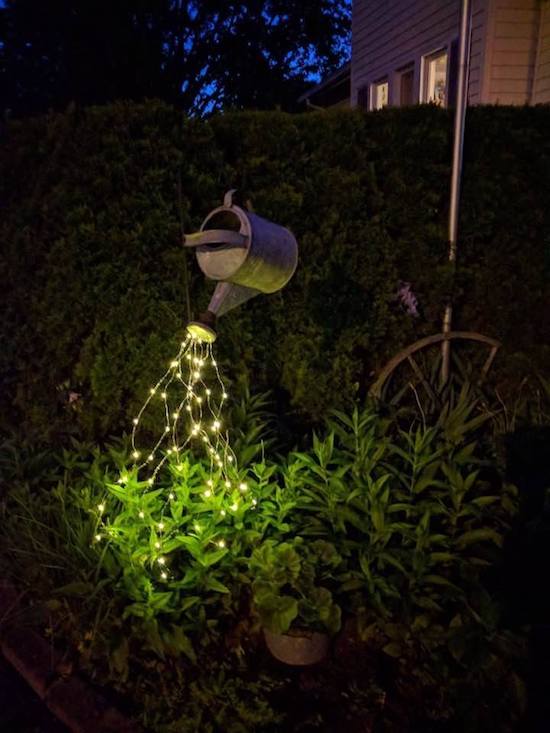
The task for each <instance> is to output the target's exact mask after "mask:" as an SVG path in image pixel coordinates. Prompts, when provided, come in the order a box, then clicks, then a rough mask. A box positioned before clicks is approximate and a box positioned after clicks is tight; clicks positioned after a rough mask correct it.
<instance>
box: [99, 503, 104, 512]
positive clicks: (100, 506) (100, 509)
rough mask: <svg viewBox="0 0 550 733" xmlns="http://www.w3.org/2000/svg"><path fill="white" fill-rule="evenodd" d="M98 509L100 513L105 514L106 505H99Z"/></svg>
mask: <svg viewBox="0 0 550 733" xmlns="http://www.w3.org/2000/svg"><path fill="white" fill-rule="evenodd" d="M97 509H98V511H99V512H100V513H103V512H104V511H105V504H98V505H97Z"/></svg>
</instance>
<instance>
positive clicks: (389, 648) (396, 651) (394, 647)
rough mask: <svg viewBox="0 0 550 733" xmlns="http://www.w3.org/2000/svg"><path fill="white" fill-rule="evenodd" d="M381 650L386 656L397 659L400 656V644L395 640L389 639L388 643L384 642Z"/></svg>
mask: <svg viewBox="0 0 550 733" xmlns="http://www.w3.org/2000/svg"><path fill="white" fill-rule="evenodd" d="M382 651H383V652H385V654H387V655H388V656H390V657H394V658H395V659H398V658H399V657H400V656H401V645H400V644H398V643H397V642H396V641H390V643H389V644H386V646H384V647H382Z"/></svg>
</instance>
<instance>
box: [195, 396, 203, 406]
mask: <svg viewBox="0 0 550 733" xmlns="http://www.w3.org/2000/svg"><path fill="white" fill-rule="evenodd" d="M196 399H197V402H198V403H199V405H200V404H201V403H202V397H197V398H196Z"/></svg>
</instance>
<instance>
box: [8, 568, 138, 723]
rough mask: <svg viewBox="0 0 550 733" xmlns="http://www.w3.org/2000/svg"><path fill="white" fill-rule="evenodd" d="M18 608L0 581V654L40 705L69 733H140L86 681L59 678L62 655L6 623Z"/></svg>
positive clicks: (17, 600)
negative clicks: (35, 695)
mask: <svg viewBox="0 0 550 733" xmlns="http://www.w3.org/2000/svg"><path fill="white" fill-rule="evenodd" d="M20 607H21V596H19V595H18V594H17V592H16V591H15V588H14V587H13V586H12V585H11V583H9V582H7V581H6V580H0V651H1V652H2V654H3V656H4V657H5V659H6V661H8V662H9V663H10V664H11V665H12V667H13V668H14V669H15V670H16V671H17V672H18V673H19V675H20V676H21V677H22V678H23V679H24V680H25V681H26V682H27V684H28V685H30V687H32V689H33V690H34V691H35V692H36V694H37V695H38V696H39V697H40V698H41V699H42V700H43V701H44V703H45V705H46V706H47V707H48V708H49V710H50V711H51V712H52V713H53V714H54V715H55V716H56V718H58V719H59V720H60V721H61V722H62V723H64V724H65V725H66V726H67V728H69V730H71V731H73V733H141V731H142V729H141V727H140V726H139V725H137V724H136V723H135V722H134V721H132V720H130V719H128V718H127V717H126V716H124V715H123V714H122V713H121V712H120V711H119V710H117V709H116V708H115V707H114V706H113V705H111V703H109V702H108V701H107V700H106V699H105V698H104V696H103V695H102V694H101V693H100V692H98V691H97V690H96V689H95V688H94V687H93V686H92V685H90V684H89V683H88V682H87V681H86V680H84V679H82V678H81V677H79V676H78V675H70V676H69V677H62V676H60V674H59V672H58V666H59V664H60V662H61V660H62V655H61V654H60V653H59V652H57V651H55V650H54V649H53V647H52V645H51V644H49V643H48V642H47V641H46V640H45V639H43V638H42V637H41V636H40V635H39V634H37V633H36V632H35V631H33V630H32V629H29V628H27V627H24V626H21V625H19V626H18V625H17V624H15V623H10V626H9V628H4V629H3V628H2V627H3V626H5V621H6V619H7V618H10V620H11V619H12V614H13V612H14V611H15V610H17V609H19V608H20Z"/></svg>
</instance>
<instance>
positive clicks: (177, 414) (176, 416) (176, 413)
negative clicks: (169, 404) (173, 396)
mask: <svg viewBox="0 0 550 733" xmlns="http://www.w3.org/2000/svg"><path fill="white" fill-rule="evenodd" d="M179 416H180V414H179V412H174V414H173V415H172V417H173V418H174V420H177V419H178V417H179Z"/></svg>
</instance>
